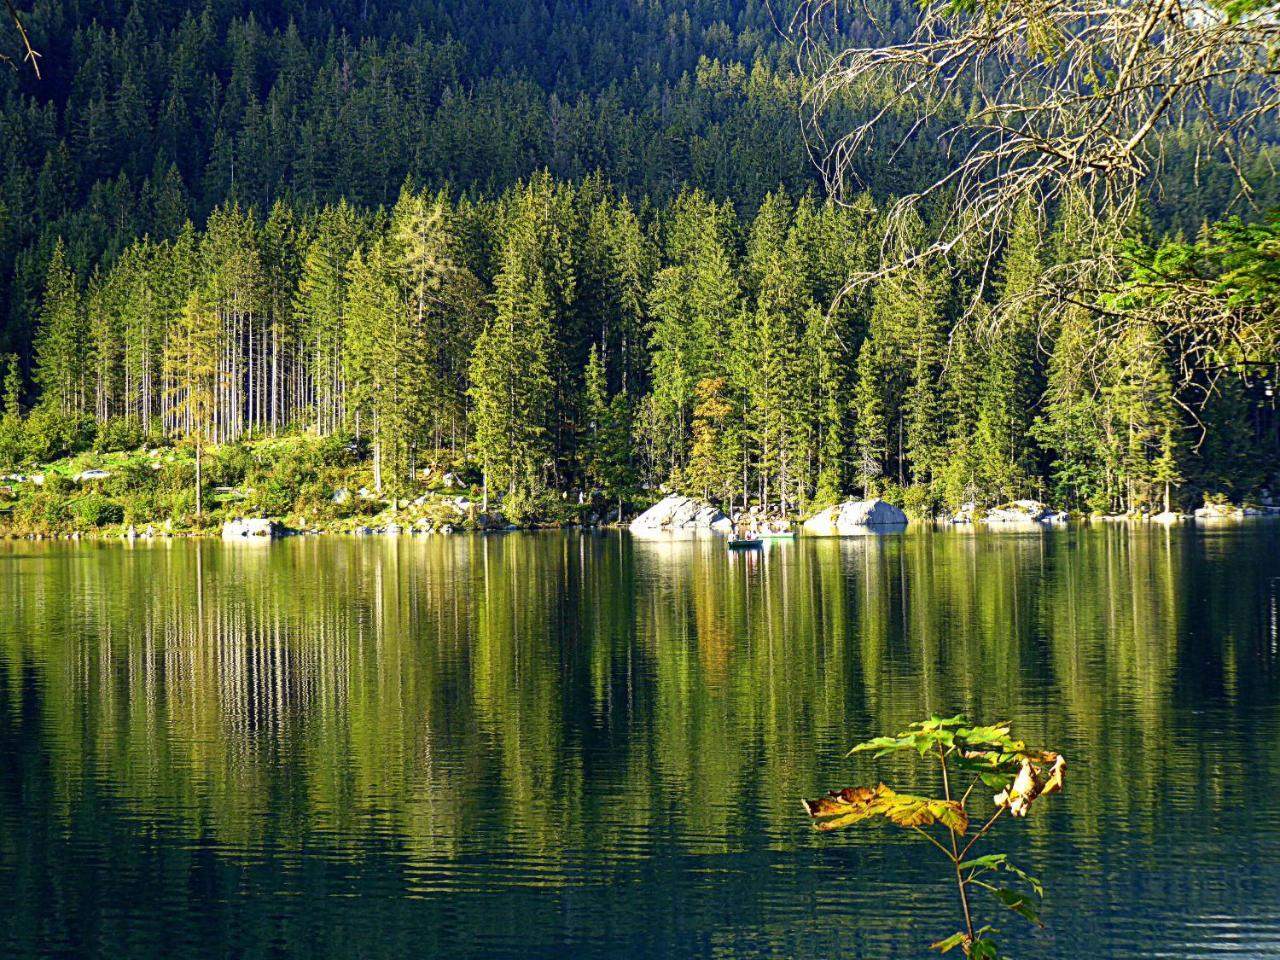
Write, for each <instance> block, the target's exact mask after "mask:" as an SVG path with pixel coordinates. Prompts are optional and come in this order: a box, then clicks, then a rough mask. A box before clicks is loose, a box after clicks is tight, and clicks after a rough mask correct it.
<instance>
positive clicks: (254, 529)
mask: <svg viewBox="0 0 1280 960" xmlns="http://www.w3.org/2000/svg"><path fill="white" fill-rule="evenodd" d="M284 535H285V528H284V524H282V523H281V522H280V521H279V520H258V519H254V518H252V517H246V518H242V519H239V520H228V521H227V522H226V523H224V524H223V525H222V539H223V540H272V539H274V538H276V537H283V536H284Z"/></svg>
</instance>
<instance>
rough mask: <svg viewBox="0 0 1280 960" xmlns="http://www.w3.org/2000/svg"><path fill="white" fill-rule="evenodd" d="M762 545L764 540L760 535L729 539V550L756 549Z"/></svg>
mask: <svg viewBox="0 0 1280 960" xmlns="http://www.w3.org/2000/svg"><path fill="white" fill-rule="evenodd" d="M763 546H764V540H763V539H762V538H760V537H746V538H745V539H742V540H730V541H729V549H730V550H758V549H760V548H761V547H763Z"/></svg>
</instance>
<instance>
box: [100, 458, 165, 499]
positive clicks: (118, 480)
mask: <svg viewBox="0 0 1280 960" xmlns="http://www.w3.org/2000/svg"><path fill="white" fill-rule="evenodd" d="M159 473H160V471H158V470H153V469H151V465H150V464H149V463H140V462H137V461H130V462H128V463H125V464H122V465H121V466H119V467H117V468H115V469H114V470H112V471H111V476H109V477H107V478H106V479H105V480H103V481H102V490H103V492H104V493H106V494H108V495H110V496H113V497H118V498H125V497H129V496H132V495H133V494H136V493H138V492H140V491H146V490H154V489H155V488H156V486H157V485H158V484H159V480H160V478H159Z"/></svg>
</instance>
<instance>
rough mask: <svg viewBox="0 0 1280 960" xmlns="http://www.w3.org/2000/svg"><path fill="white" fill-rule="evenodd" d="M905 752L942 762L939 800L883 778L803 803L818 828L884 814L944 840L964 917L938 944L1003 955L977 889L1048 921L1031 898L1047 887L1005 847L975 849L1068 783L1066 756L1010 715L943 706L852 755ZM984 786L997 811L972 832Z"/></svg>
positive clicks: (925, 836)
mask: <svg viewBox="0 0 1280 960" xmlns="http://www.w3.org/2000/svg"><path fill="white" fill-rule="evenodd" d="M905 751H914V752H915V753H916V754H917V755H918V756H919V759H920V760H922V761H923V760H926V759H927V760H929V761H930V762H932V763H936V764H937V766H938V769H939V772H940V774H941V780H942V797H941V798H935V797H926V796H917V795H914V794H907V793H898V792H897V791H895V790H892V789H890V788H889V787H887V786H885V784H883V783H881V784H878V785H877V786H874V787H846V788H845V789H843V790H839V791H833V792H832V793H829V794H828V795H827V796H825V797H821V798H819V799H817V800H805V801H803V803H804V807H805V810H807V811H808V813H809V816H811V817H813V818H814V821H815V823H814V826H815V827H817V829H819V830H823V831H830V830H840V829H843V828H844V827H849V826H852V825H853V824H855V823H861V822H862V821H864V820H869V819H871V818H873V817H884V818H886V819H888V820H889V821H891V822H892V823H894V824H896V825H897V826H899V827H902V828H903V829H905V830H911V831H912V832H914V833H915V834H917V835H919V837H920V838H921V839H922V840H923V841H926V842H928V843H930V844H932V845H933V846H934V847H936V848H937V849H938V850H939V851H940V852H941V853H942V855H943V856H944V857H945V858H946V860H947V861H948V864H949V868H948V873H949V874H953V875H954V877H955V884H956V891H957V893H958V895H959V905H960V912H961V915H962V919H963V924H964V925H963V928H962V929H960V930H957V931H956V932H955V933H953V934H951V935H950V936H948V937H944V938H943V939H941V940H939V941H937V942H936V943H934V944H932V945H931V946H932V949H934V950H938V951H940V952H942V953H947V952H948V951H950V950H954V949H955V948H956V947H959V948H961V949H962V950H963V951H964V954H965V956H967V957H973V958H979V960H997V958H998V957H999V956H1000V954H999V951H998V949H997V947H996V941H995V937H996V935H997V934H999V933H1000V931H999V930H998V929H996V928H995V927H993V926H991V925H990V924H983V925H981V926H979V925H977V922H976V920H975V913H976V909H975V904H974V902H973V896H974V894H975V892H976V891H985V892H987V893H989V894H991V896H992V897H993V898H994V899H995V900H996V902H998V903H999V904H1000V905H1001V906H1002V907H1004V908H1006V909H1009V910H1012V911H1013V912H1014V913H1016V914H1018V915H1019V916H1021V917H1023V918H1024V919H1026V920H1028V921H1030V922H1031V923H1034V924H1036V925H1037V926H1044V924H1043V923H1041V921H1040V917H1039V915H1038V914H1037V912H1036V910H1035V906H1034V904H1035V901H1034V900H1033V899H1032V897H1033V895H1034V896H1035V897H1037V898H1041V897H1043V896H1044V889H1043V887H1042V886H1041V884H1040V881H1039V880H1037V879H1036V878H1035V877H1033V876H1031V875H1030V874H1028V873H1025V872H1024V871H1023V870H1021V869H1019V868H1018V867H1016V866H1015V865H1014V864H1013V862H1012V861H1010V859H1009V857H1008V855H1007V854H1003V853H987V854H983V855H978V853H977V850H976V848H977V847H978V845H979V844H980V843H981V842H982V841H984V840H986V839H988V838H989V836H990V834H991V830H992V828H993V827H994V826H995V825H996V823H997V822H998V821H999V820H1000V819H1001V817H1003V816H1004V815H1005V814H1006V813H1007V814H1009V816H1011V817H1025V816H1026V815H1027V811H1028V810H1030V808H1031V805H1032V804H1033V803H1034V802H1035V801H1036V800H1037V799H1038V798H1040V797H1043V796H1047V795H1048V794H1051V793H1057V792H1058V791H1059V790H1061V789H1062V784H1063V778H1064V776H1065V774H1066V767H1067V762H1066V760H1065V759H1064V758H1063V757H1062V756H1061V755H1060V754H1058V753H1055V752H1053V751H1052V750H1033V749H1031V748H1029V747H1028V746H1027V745H1026V744H1025V743H1024V742H1023V741H1021V740H1015V739H1013V737H1012V736H1011V733H1010V726H1009V724H1007V723H998V724H993V725H991V726H972V725H970V724H969V722H968V720H967V719H966V718H964V717H963V716H956V717H950V718H943V717H939V716H937V715H936V714H935V715H934V716H932V717H930V718H929V719H928V720H925V721H922V722H920V723H913V724H911V726H910V727H909V728H908V729H907V730H905V731H903V732H902V733H899V734H898V735H896V736H892V737H876V738H875V739H874V740H869V741H867V742H866V743H860V744H858V745H857V746H856V747H854V748H853V749H852V750H851V751H849V755H850V756H852V755H853V754H855V753H866V752H874V756H875V759H879V758H881V757H884V756H887V755H888V754H892V753H899V752H905ZM980 784H985V785H986V786H987V787H989V788H990V789H992V790H996V791H998V792H997V793H996V794H995V796H993V797H992V803H993V804H994V810H993V811H992V812H991V813H990V814H989V815H987V817H986V819H985V820H984V821H982V822H981V824H980V825H978V826H977V828H976V829H973V830H971V828H972V827H974V826H975V824H977V823H978V821H977V820H976V819H973V818H971V817H970V810H971V806H970V804H971V801H973V798H974V795H975V790H976V789H977V788H978V786H979V785H980ZM939 828H941V829H939ZM944 830H945V833H943V832H942V831H944ZM1004 884H1009V886H1005V885H1004ZM1015 888H1021V889H1015Z"/></svg>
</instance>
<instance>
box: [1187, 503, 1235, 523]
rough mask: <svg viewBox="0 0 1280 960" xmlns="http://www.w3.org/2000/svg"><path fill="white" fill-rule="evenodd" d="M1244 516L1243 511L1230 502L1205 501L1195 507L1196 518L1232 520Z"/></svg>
mask: <svg viewBox="0 0 1280 960" xmlns="http://www.w3.org/2000/svg"><path fill="white" fill-rule="evenodd" d="M1242 516H1244V511H1242V510H1240V509H1239V508H1238V507H1236V506H1233V505H1232V504H1230V503H1207V504H1205V505H1204V506H1203V507H1197V508H1196V519H1197V520H1233V519H1237V518H1239V517H1242Z"/></svg>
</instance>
